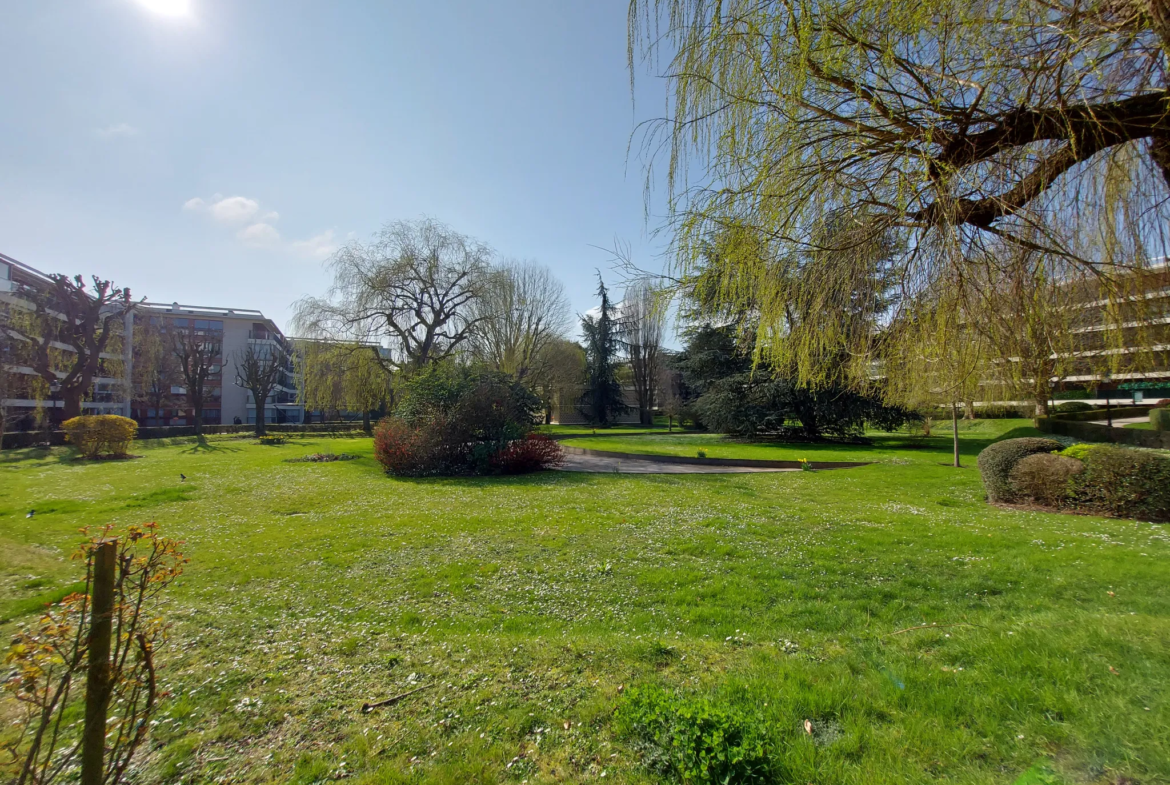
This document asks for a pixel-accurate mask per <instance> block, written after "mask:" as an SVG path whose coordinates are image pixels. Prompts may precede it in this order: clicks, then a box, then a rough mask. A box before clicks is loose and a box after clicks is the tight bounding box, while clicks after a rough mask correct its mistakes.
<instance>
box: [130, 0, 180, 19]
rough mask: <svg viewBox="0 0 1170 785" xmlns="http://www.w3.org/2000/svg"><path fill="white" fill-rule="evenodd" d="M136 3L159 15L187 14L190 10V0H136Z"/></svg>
mask: <svg viewBox="0 0 1170 785" xmlns="http://www.w3.org/2000/svg"><path fill="white" fill-rule="evenodd" d="M138 4H139V5H140V6H142V7H143V8H145V9H146V10H147V11H150V12H151V13H155V14H158V15H159V16H187V15H188V14H189V13H190V12H191V3H190V0H138Z"/></svg>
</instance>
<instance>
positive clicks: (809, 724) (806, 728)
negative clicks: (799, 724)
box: [804, 720, 812, 736]
mask: <svg viewBox="0 0 1170 785" xmlns="http://www.w3.org/2000/svg"><path fill="white" fill-rule="evenodd" d="M804 732H805V733H807V734H808V735H809V736H811V735H812V721H810V720H805V721H804Z"/></svg>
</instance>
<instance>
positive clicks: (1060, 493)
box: [1010, 452, 1085, 507]
mask: <svg viewBox="0 0 1170 785" xmlns="http://www.w3.org/2000/svg"><path fill="white" fill-rule="evenodd" d="M1084 469H1085V465H1084V464H1083V463H1081V462H1080V461H1078V460H1077V459H1076V458H1066V457H1064V456H1063V455H1055V454H1053V453H1050V452H1038V453H1033V454H1032V455H1029V456H1028V457H1026V458H1024V459H1022V460H1021V461H1020V462H1019V463H1017V464H1016V467H1015V468H1014V469H1012V472H1011V475H1010V478H1011V483H1012V491H1013V493H1014V494H1015V496H1016V498H1026V499H1031V500H1033V501H1035V502H1037V503H1038V504H1044V505H1047V506H1049V507H1056V506H1059V505H1060V504H1061V503H1063V502H1064V500H1065V499H1066V498H1067V497H1068V495H1069V491H1070V487H1069V480H1071V479H1072V478H1073V477H1074V476H1075V475H1077V474H1080V473H1081V472H1082V471H1084Z"/></svg>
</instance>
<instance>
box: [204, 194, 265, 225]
mask: <svg viewBox="0 0 1170 785" xmlns="http://www.w3.org/2000/svg"><path fill="white" fill-rule="evenodd" d="M183 209H184V210H191V211H193V212H197V213H204V212H205V213H207V214H209V215H210V216H211V217H212V218H214V219H215V220H217V221H220V222H221V223H225V224H242V223H247V222H248V221H252V220H255V218H256V214H257V213H259V212H260V203H259V202H257V201H256V200H255V199H249V198H248V197H246V196H228V197H224V196H223V195H222V194H216V195H215V196H213V197H211V201H207V200H205V199H202V198H200V197H198V196H196V197H195V198H194V199H188V200H187V201H186V202H184V203H183ZM279 217H280V216H278V215H277V214H276V213H274V212H269V213H267V214H266V215H265V216H264V217H263V218H261V219H260V220H261V221H275V220H276V219H277V218H279Z"/></svg>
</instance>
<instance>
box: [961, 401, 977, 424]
mask: <svg viewBox="0 0 1170 785" xmlns="http://www.w3.org/2000/svg"><path fill="white" fill-rule="evenodd" d="M963 419H964V420H974V419H975V401H973V400H971V399H970V398H968V399H967V400H965V401H963Z"/></svg>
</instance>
